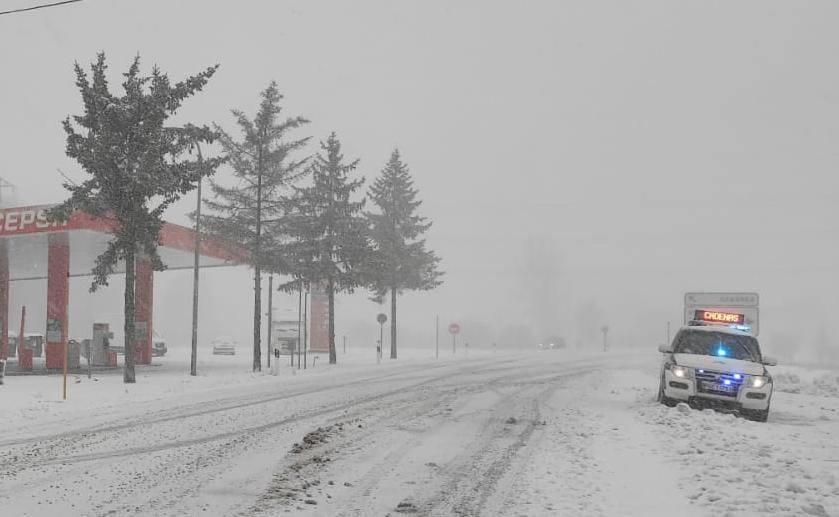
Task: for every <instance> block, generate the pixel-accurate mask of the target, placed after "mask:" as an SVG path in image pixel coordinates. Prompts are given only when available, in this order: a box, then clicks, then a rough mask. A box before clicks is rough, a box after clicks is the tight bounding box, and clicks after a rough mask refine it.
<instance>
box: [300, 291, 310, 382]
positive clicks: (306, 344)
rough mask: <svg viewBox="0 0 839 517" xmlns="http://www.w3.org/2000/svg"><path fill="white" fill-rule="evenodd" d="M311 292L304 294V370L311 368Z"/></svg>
mask: <svg viewBox="0 0 839 517" xmlns="http://www.w3.org/2000/svg"><path fill="white" fill-rule="evenodd" d="M308 348H309V290H308V289H307V290H306V292H305V293H303V369H304V370H305V369H306V368H308V367H309V358H308V355H307V354H308ZM297 369H298V370H299V369H300V356H299V355H298V356H297Z"/></svg>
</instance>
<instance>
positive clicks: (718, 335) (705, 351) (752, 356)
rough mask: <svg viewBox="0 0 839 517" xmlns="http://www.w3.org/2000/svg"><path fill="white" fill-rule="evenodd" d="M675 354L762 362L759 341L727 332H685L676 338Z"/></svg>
mask: <svg viewBox="0 0 839 517" xmlns="http://www.w3.org/2000/svg"><path fill="white" fill-rule="evenodd" d="M673 352H674V353H676V354H695V355H711V356H715V357H729V358H731V359H741V360H743V361H752V362H755V363H759V362H760V346H759V345H758V344H757V339H755V338H753V337H751V336H738V335H735V334H728V333H725V332H709V331H700V330H683V331H681V332H679V335H678V336H676V343H675V344H674V346H673Z"/></svg>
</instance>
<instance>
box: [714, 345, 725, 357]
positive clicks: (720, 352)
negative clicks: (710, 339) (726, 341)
mask: <svg viewBox="0 0 839 517" xmlns="http://www.w3.org/2000/svg"><path fill="white" fill-rule="evenodd" d="M717 355H718V356H720V357H725V356H726V355H728V352H727V351H726V349H725V348H723V347H722V345H720V346H719V348H717Z"/></svg>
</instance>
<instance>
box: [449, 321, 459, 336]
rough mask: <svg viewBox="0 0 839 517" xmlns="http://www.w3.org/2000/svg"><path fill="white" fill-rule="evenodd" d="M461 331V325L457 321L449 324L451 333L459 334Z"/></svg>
mask: <svg viewBox="0 0 839 517" xmlns="http://www.w3.org/2000/svg"><path fill="white" fill-rule="evenodd" d="M458 333H460V325H459V324H457V323H452V324H451V325H449V334H458Z"/></svg>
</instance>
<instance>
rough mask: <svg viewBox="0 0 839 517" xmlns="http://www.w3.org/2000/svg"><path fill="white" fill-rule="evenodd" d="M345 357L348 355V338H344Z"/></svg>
mask: <svg viewBox="0 0 839 517" xmlns="http://www.w3.org/2000/svg"><path fill="white" fill-rule="evenodd" d="M344 355H347V336H346V335H345V336H344Z"/></svg>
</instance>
